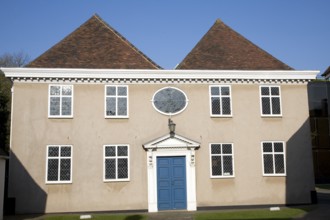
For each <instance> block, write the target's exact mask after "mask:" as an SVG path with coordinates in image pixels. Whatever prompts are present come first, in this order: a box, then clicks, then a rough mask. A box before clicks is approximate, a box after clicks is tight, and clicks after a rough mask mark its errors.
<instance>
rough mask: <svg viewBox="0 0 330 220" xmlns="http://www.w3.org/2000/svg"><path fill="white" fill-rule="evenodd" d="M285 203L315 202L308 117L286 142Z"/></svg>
mask: <svg viewBox="0 0 330 220" xmlns="http://www.w3.org/2000/svg"><path fill="white" fill-rule="evenodd" d="M286 174H287V176H286V204H287V205H299V204H311V203H316V199H317V196H316V192H315V182H314V171H313V153H312V144H311V133H310V124H309V119H307V120H306V121H305V122H304V123H303V124H302V125H301V127H300V128H299V129H298V130H297V131H296V132H295V134H294V135H293V136H292V137H291V138H290V139H289V140H288V142H287V144H286Z"/></svg>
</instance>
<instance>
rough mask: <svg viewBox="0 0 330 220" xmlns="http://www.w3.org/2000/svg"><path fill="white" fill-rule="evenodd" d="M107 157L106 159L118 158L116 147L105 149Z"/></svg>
mask: <svg viewBox="0 0 330 220" xmlns="http://www.w3.org/2000/svg"><path fill="white" fill-rule="evenodd" d="M105 156H106V157H114V156H116V147H115V146H107V147H105Z"/></svg>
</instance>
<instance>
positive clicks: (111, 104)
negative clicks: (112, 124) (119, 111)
mask: <svg viewBox="0 0 330 220" xmlns="http://www.w3.org/2000/svg"><path fill="white" fill-rule="evenodd" d="M106 102H107V103H106V104H107V112H106V113H107V115H116V98H109V97H107V100H106Z"/></svg>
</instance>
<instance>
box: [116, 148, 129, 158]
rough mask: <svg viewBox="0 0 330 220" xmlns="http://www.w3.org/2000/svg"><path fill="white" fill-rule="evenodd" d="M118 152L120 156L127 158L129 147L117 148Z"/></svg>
mask: <svg viewBox="0 0 330 220" xmlns="http://www.w3.org/2000/svg"><path fill="white" fill-rule="evenodd" d="M117 149H118V150H117V151H118V153H117V154H118V156H127V155H128V152H127V146H118V148H117Z"/></svg>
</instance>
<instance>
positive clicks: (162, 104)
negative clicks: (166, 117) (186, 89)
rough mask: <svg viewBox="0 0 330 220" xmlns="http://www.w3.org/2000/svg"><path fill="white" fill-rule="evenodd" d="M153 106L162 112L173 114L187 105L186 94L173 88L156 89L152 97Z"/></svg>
mask: <svg viewBox="0 0 330 220" xmlns="http://www.w3.org/2000/svg"><path fill="white" fill-rule="evenodd" d="M153 104H154V106H155V108H156V109H157V110H159V111H161V112H163V113H166V114H168V113H172V114H175V113H177V112H179V111H181V110H183V109H184V108H185V106H186V105H187V100H186V96H185V94H184V93H183V92H181V91H180V90H178V89H174V88H165V89H162V90H160V91H158V92H157V93H156V94H155V95H154V97H153Z"/></svg>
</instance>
